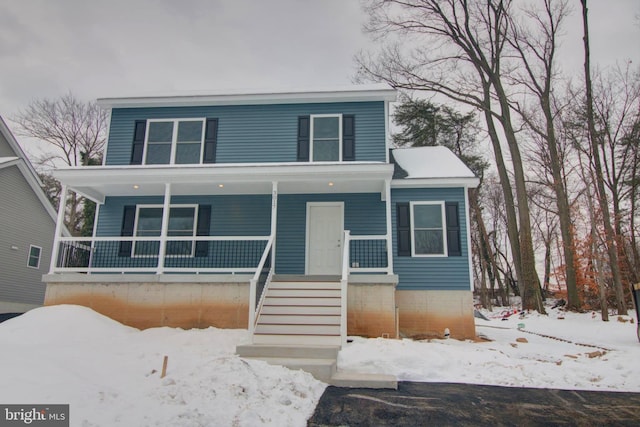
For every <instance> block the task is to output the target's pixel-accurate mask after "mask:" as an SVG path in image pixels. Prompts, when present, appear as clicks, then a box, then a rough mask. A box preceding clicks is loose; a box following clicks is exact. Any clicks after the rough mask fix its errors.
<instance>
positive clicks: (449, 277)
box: [391, 188, 470, 290]
mask: <svg viewBox="0 0 640 427" xmlns="http://www.w3.org/2000/svg"><path fill="white" fill-rule="evenodd" d="M464 191H465V190H464V188H425V189H392V190H391V202H392V206H391V220H392V224H393V269H394V271H395V273H396V274H397V275H398V276H399V279H400V281H399V284H398V289H399V290H411V289H415V290H469V289H470V279H469V261H468V256H469V250H468V247H467V237H466V236H467V225H466V219H465V203H464V201H465V200H464V199H465V197H464ZM412 201H448V202H458V215H459V217H460V240H461V242H460V243H461V248H462V256H451V257H446V258H442V257H440V258H436V257H434V258H424V257H416V258H412V257H399V256H397V254H398V248H397V245H398V236H397V231H396V203H403V202H412Z"/></svg>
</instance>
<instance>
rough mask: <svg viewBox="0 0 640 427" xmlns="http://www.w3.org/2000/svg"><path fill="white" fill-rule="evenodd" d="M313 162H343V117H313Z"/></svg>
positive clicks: (338, 115)
mask: <svg viewBox="0 0 640 427" xmlns="http://www.w3.org/2000/svg"><path fill="white" fill-rule="evenodd" d="M310 160H311V161H312V162H339V161H341V160H342V115H341V114H336V115H318V116H311V159H310Z"/></svg>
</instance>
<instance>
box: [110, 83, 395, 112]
mask: <svg viewBox="0 0 640 427" xmlns="http://www.w3.org/2000/svg"><path fill="white" fill-rule="evenodd" d="M395 100H396V90H395V89H393V88H392V87H391V86H389V85H387V84H370V85H350V86H337V87H325V88H306V89H305V88H289V89H281V90H275V91H274V90H246V89H244V90H225V91H222V92H220V91H212V92H207V93H203V92H173V93H168V94H164V95H155V94H154V95H149V96H145V95H142V96H124V97H113V98H99V99H98V105H99V106H101V107H103V108H135V107H153V106H163V107H166V106H176V107H186V106H201V105H256V104H283V103H284V104H300V103H306V102H314V103H317V102H362V101H390V102H392V101H395Z"/></svg>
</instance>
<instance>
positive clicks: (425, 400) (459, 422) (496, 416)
mask: <svg viewBox="0 0 640 427" xmlns="http://www.w3.org/2000/svg"><path fill="white" fill-rule="evenodd" d="M308 425H309V426H312V427H319V426H492V427H493V426H542V425H544V426H556V425H557V426H639V425H640V393H617V392H592V391H573V390H554V389H535V388H512V387H495V386H482V385H469V384H444V383H413V382H401V383H398V390H397V391H394V390H370V389H348V388H338V387H328V388H327V389H326V391H325V393H324V394H323V395H322V397H321V399H320V402H319V403H318V406H317V407H316V411H315V413H314V414H313V416H312V417H311V419H310V420H309V422H308Z"/></svg>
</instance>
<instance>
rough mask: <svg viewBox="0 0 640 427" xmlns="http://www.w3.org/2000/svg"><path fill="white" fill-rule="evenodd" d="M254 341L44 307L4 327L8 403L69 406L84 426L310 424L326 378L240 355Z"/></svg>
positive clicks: (3, 397)
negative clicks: (138, 326) (144, 327)
mask: <svg viewBox="0 0 640 427" xmlns="http://www.w3.org/2000/svg"><path fill="white" fill-rule="evenodd" d="M247 341H248V335H247V331H245V330H221V329H215V328H209V329H204V330H182V329H174V328H154V329H147V330H144V331H139V330H138V329H134V328H130V327H127V326H123V325H121V324H120V323H118V322H115V321H113V320H110V319H108V318H106V317H104V316H101V315H100V314H97V313H95V312H94V311H92V310H90V309H88V308H84V307H78V306H52V307H45V308H40V309H36V310H32V311H30V312H28V313H26V314H24V315H22V316H20V317H17V318H14V319H11V320H8V321H6V322H4V323H2V324H0V342H1V343H2V351H0V361H1V363H0V378H2V387H0V402H1V403H3V404H11V403H16V404H25V403H31V404H36V403H45V404H46V403H51V404H55V403H69V404H70V405H71V406H70V412H71V421H72V425H74V426H83V427H89V426H214V425H216V426H218V425H219V426H234V425H237V426H257V425H272V426H295V425H305V424H306V420H307V419H308V418H309V417H310V416H311V415H312V413H313V410H314V408H315V406H316V403H317V401H318V399H319V398H320V396H321V395H322V392H323V391H324V389H325V387H326V385H325V384H323V383H321V382H319V381H316V380H315V379H314V378H313V377H312V376H311V375H310V374H307V373H303V372H301V371H299V372H294V371H290V370H288V369H286V368H283V367H279V366H269V365H267V364H266V363H264V362H261V361H252V360H243V359H240V358H239V357H238V356H236V355H235V354H234V352H235V346H236V344H238V343H246V342H247ZM164 355H167V356H169V358H168V369H167V376H166V377H165V378H163V379H160V371H161V369H162V362H163V358H164Z"/></svg>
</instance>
